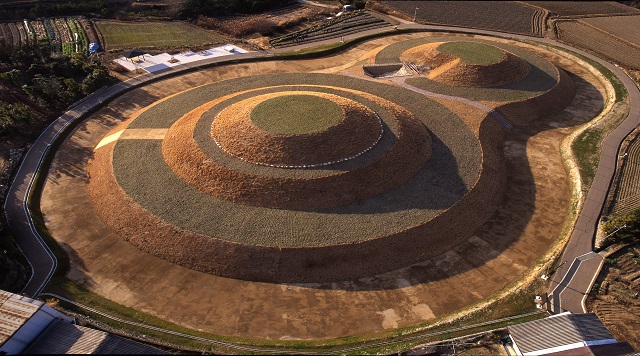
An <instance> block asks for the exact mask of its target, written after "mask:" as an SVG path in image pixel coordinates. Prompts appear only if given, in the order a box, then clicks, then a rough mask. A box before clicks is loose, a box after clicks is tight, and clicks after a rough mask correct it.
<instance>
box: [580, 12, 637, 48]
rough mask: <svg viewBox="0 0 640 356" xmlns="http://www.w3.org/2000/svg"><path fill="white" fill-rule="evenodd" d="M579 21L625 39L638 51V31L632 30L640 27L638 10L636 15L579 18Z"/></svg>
mask: <svg viewBox="0 0 640 356" xmlns="http://www.w3.org/2000/svg"><path fill="white" fill-rule="evenodd" d="M580 22H584V23H586V24H589V25H591V26H593V27H596V28H597V29H598V30H600V31H603V32H606V33H608V34H610V35H612V36H615V37H617V38H619V39H621V40H624V41H627V42H629V43H631V44H632V45H635V46H636V47H637V48H638V50H639V51H640V31H634V30H633V29H640V10H639V11H638V15H636V16H612V17H593V18H588V19H581V20H580Z"/></svg>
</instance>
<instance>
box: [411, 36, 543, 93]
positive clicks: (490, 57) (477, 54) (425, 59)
mask: <svg viewBox="0 0 640 356" xmlns="http://www.w3.org/2000/svg"><path fill="white" fill-rule="evenodd" d="M400 59H401V60H402V61H403V62H410V63H413V64H415V65H417V66H422V67H428V68H430V69H431V70H430V71H429V73H428V78H429V79H431V80H433V81H436V82H439V83H442V84H447V85H453V86H465V87H478V88H489V87H496V86H501V85H507V84H512V83H516V82H518V81H520V80H522V79H523V78H525V77H526V76H527V75H528V74H529V72H530V70H531V66H530V65H529V63H527V61H525V60H523V59H522V58H520V57H518V56H516V55H515V54H513V53H510V52H508V51H505V50H503V49H501V48H498V47H495V46H492V45H488V44H484V43H479V42H436V43H427V44H424V45H421V46H417V47H413V48H411V49H409V50H407V51H405V52H404V53H402V55H401V56H400Z"/></svg>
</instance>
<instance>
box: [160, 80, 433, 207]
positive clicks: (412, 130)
mask: <svg viewBox="0 0 640 356" xmlns="http://www.w3.org/2000/svg"><path fill="white" fill-rule="evenodd" d="M325 90H327V89H326V88H325ZM271 91H275V92H271V93H269V94H262V95H253V96H249V98H247V99H238V98H236V99H230V100H227V101H224V102H222V103H219V104H218V105H213V104H205V105H203V106H201V107H199V108H196V109H195V110H193V111H191V112H190V113H188V114H187V115H184V116H183V117H182V118H181V119H180V120H178V121H176V123H175V124H173V125H172V126H171V127H170V128H169V130H168V132H167V135H166V138H165V140H164V141H163V144H162V151H163V155H164V159H165V161H166V163H167V164H168V166H169V167H170V168H171V169H172V170H173V171H174V172H175V173H176V174H177V175H178V176H179V177H180V178H182V179H183V180H184V181H185V182H187V183H189V184H190V185H192V186H193V187H196V188H197V189H198V190H200V191H202V192H205V193H207V194H210V195H211V196H213V197H216V198H218V199H223V200H227V201H231V202H234V203H240V204H246V205H255V206H262V207H269V208H279V209H292V210H314V209H326V208H332V207H338V206H344V205H349V204H352V203H354V202H357V201H359V200H362V199H366V198H369V197H372V196H375V195H378V194H381V193H384V192H386V191H388V190H389V189H392V188H394V187H397V186H399V185H402V184H403V183H405V182H406V181H407V180H409V179H411V178H412V177H413V176H414V175H415V174H416V173H417V172H419V171H420V170H421V169H422V168H423V167H424V165H425V164H426V163H427V162H428V161H429V159H430V157H431V152H432V148H431V137H430V135H429V132H428V130H427V128H426V127H425V126H424V124H422V123H421V122H419V120H417V119H416V118H415V117H414V116H413V115H412V114H411V113H410V112H408V111H407V110H404V109H403V108H401V107H400V106H398V105H396V104H393V103H391V102H389V101H388V100H385V99H383V98H380V97H376V96H371V95H369V99H370V100H372V101H374V102H377V103H378V104H379V105H380V106H381V112H380V114H381V115H382V116H384V117H385V122H384V123H383V121H382V119H380V117H379V116H378V114H376V113H375V112H374V111H373V110H371V109H369V108H367V107H366V106H365V105H363V104H361V103H358V102H356V101H355V100H351V99H346V98H344V97H340V96H338V95H336V94H329V93H322V92H317V91H316V92H314V91H312V90H310V89H306V90H304V91H301V92H297V94H295V95H317V96H318V97H321V98H329V99H331V100H332V102H335V103H339V105H340V107H341V108H342V110H343V112H344V117H343V119H342V120H340V122H339V123H338V124H336V125H333V126H331V127H329V128H327V129H325V130H323V131H320V132H311V133H309V134H299V135H277V134H273V133H270V132H267V131H265V130H262V129H260V128H258V127H256V126H255V125H253V124H252V122H251V120H250V112H251V110H252V109H253V108H254V107H255V106H257V105H259V103H263V102H265V101H267V100H269V99H272V98H277V97H282V96H288V95H292V93H296V92H291V91H289V90H287V88H286V87H273V88H271ZM249 94H251V92H250V93H249ZM361 95H367V94H365V93H362V94H361ZM211 105H213V106H212V107H211V108H209V109H206V108H207V107H208V106H211ZM203 108H204V109H203ZM208 118H213V123H212V124H211V125H210V126H211V127H212V130H211V131H212V132H211V134H212V136H213V141H215V142H216V145H217V147H215V148H218V149H217V150H216V149H215V148H214V149H211V147H210V148H209V149H203V147H202V144H206V142H200V145H199V144H198V143H199V142H198V141H197V140H194V139H193V137H194V136H197V135H198V134H199V133H198V130H199V129H200V128H201V127H207V126H208V125H207V123H208V121H207V119H208ZM201 123H202V124H201ZM383 126H387V127H388V130H384V129H383ZM385 134H386V135H385ZM379 142H382V143H383V144H385V147H380V149H378V150H376V151H375V152H371V153H370V151H371V150H372V149H373V148H377V144H378V143H379ZM229 156H230V157H232V158H233V159H240V160H241V161H242V162H246V163H248V164H249V165H248V167H246V168H248V169H240V168H234V167H232V166H231V165H228V164H225V162H224V160H225V158H226V159H229V158H230V157H229ZM341 162H343V163H345V164H348V166H345V168H342V169H328V170H327V171H326V172H324V173H322V172H320V173H318V172H317V169H318V168H321V167H328V166H331V165H336V164H339V163H341ZM261 166H266V167H264V169H262V168H261ZM267 168H270V169H271V170H269V169H267ZM282 169H287V170H289V171H291V174H286V172H279V171H281V170H282ZM274 170H275V173H276V174H273V173H274ZM307 170H312V171H313V173H314V174H313V175H309V176H306V177H304V174H303V172H305V171H307ZM301 174H302V176H301Z"/></svg>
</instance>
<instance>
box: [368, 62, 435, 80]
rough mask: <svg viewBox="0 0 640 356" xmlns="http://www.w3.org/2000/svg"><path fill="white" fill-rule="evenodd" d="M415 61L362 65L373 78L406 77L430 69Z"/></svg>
mask: <svg viewBox="0 0 640 356" xmlns="http://www.w3.org/2000/svg"><path fill="white" fill-rule="evenodd" d="M429 69H430V68H428V67H418V66H416V65H415V64H413V63H391V64H371V65H364V66H362V72H363V73H364V74H365V75H366V76H369V77H371V78H392V77H406V76H410V75H415V74H421V73H422V72H424V71H426V70H429Z"/></svg>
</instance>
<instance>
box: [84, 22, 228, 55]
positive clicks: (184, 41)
mask: <svg viewBox="0 0 640 356" xmlns="http://www.w3.org/2000/svg"><path fill="white" fill-rule="evenodd" d="M96 26H97V27H98V30H99V31H100V33H102V36H103V37H104V41H105V46H106V49H107V50H115V49H132V48H136V47H187V46H199V45H203V44H207V43H216V42H221V41H222V40H223V38H222V37H220V36H218V35H215V34H213V33H211V32H208V31H205V30H203V29H201V28H199V27H196V26H193V25H190V24H188V23H184V22H120V21H96Z"/></svg>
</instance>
